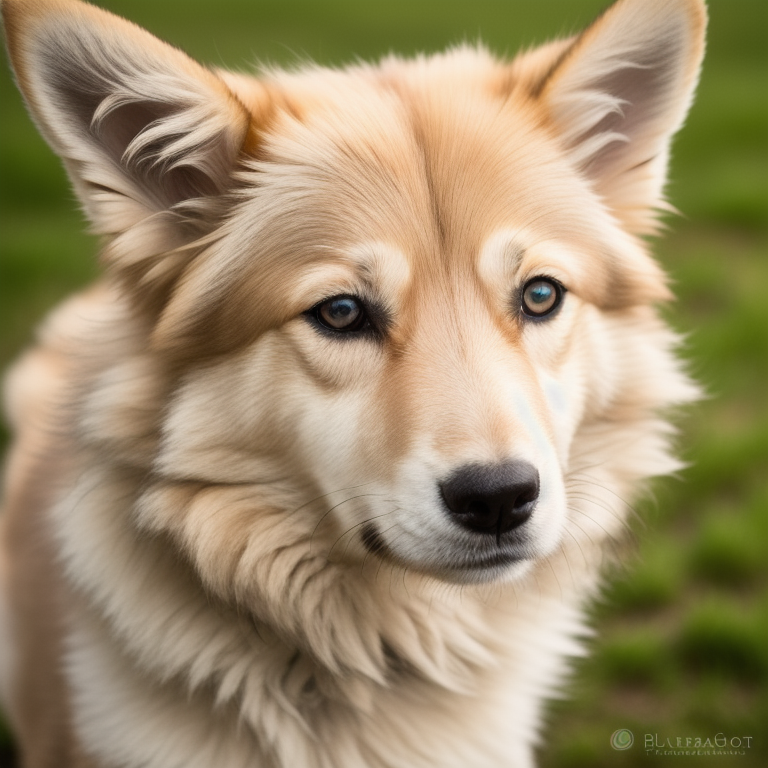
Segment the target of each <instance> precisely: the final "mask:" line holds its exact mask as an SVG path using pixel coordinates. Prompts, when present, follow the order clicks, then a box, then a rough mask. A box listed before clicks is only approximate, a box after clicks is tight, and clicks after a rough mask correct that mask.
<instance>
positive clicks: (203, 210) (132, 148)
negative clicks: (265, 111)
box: [2, 0, 253, 280]
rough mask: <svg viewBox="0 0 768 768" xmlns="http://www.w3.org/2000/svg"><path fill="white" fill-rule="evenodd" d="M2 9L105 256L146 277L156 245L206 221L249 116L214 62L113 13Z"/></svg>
mask: <svg viewBox="0 0 768 768" xmlns="http://www.w3.org/2000/svg"><path fill="white" fill-rule="evenodd" d="M2 10H3V17H4V22H5V30H6V35H7V38H8V48H9V52H10V57H11V60H12V63H13V66H14V69H15V72H16V76H17V80H18V83H19V87H20V88H21V90H22V92H23V94H24V97H25V99H26V101H27V104H28V106H29V109H30V112H31V113H32V116H33V117H34V119H35V121H36V122H37V124H38V126H39V128H40V130H41V132H42V133H43V135H44V136H45V137H46V139H47V140H48V142H49V143H50V144H51V146H52V147H53V149H54V150H55V151H56V152H57V153H58V154H59V155H60V156H61V157H62V159H63V160H64V163H65V165H66V167H67V170H68V172H69V175H70V177H71V179H72V181H73V184H74V187H75V190H76V192H77V195H78V197H79V198H80V200H81V201H82V203H83V206H84V208H85V211H86V213H87V215H88V217H89V219H90V220H91V221H92V223H93V225H94V229H95V230H96V231H97V232H98V233H101V234H106V235H112V236H117V237H116V238H115V239H114V240H113V241H112V244H111V245H109V246H108V247H107V251H106V258H107V260H108V262H112V263H113V265H115V266H117V268H118V271H120V270H121V269H122V268H125V267H128V268H130V269H133V271H134V272H138V275H135V277H138V278H139V280H141V279H143V278H144V277H146V275H145V273H146V272H147V271H152V269H153V267H158V266H159V260H160V259H159V254H158V251H159V250H160V251H168V250H171V249H173V248H177V247H179V245H182V244H183V242H184V240H185V239H186V240H187V241H189V240H190V239H192V238H191V237H190V235H195V236H199V235H200V234H201V231H200V229H201V228H202V229H203V231H204V229H205V221H206V220H208V221H210V219H211V215H210V213H211V211H210V209H211V208H212V207H215V204H216V198H217V196H220V195H221V194H222V193H225V192H226V191H227V190H228V189H230V188H231V186H232V183H233V182H232V176H233V173H234V171H235V170H236V168H237V164H238V160H239V158H240V155H241V152H242V151H243V148H244V146H247V145H248V143H249V141H250V140H251V138H252V137H251V132H252V130H253V129H252V127H251V124H252V118H251V115H250V114H249V112H248V111H247V110H246V109H245V107H244V106H243V105H242V103H241V102H240V101H239V100H238V99H237V98H236V97H235V96H234V95H233V94H232V92H231V91H230V89H229V88H228V87H227V86H226V85H225V84H224V82H223V81H222V80H221V79H220V78H219V77H218V76H216V75H215V74H214V73H213V72H211V71H210V70H207V69H205V68H204V67H202V66H200V65H199V64H197V63H196V62H194V61H193V60H192V59H190V58H189V57H187V56H186V55H185V54H183V53H182V52H181V51H178V50H177V49H175V48H172V47H171V46H169V45H166V44H165V43H162V42H160V41H159V40H157V39H156V38H155V37H153V36H152V35H150V34H149V33H148V32H145V31H144V30H142V29H140V28H139V27H137V26H135V25H133V24H131V23H130V22H127V21H125V20H123V19H121V18H118V17H117V16H113V15H112V14H110V13H107V12H106V11H102V10H100V9H98V8H95V7H93V6H91V5H87V4H85V3H81V2H77V1H76V0H3V3H2ZM182 222H183V224H182ZM142 227H143V230H142ZM121 241H122V242H121ZM150 241H151V243H152V246H151V248H150V252H147V248H148V245H147V244H148V242H150ZM152 249H154V250H153V251H152ZM153 257H155V258H154V261H153ZM117 262H120V263H117ZM156 271H157V269H155V272H156ZM161 271H162V270H161Z"/></svg>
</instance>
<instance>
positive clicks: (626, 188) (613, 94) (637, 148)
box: [536, 0, 706, 234]
mask: <svg viewBox="0 0 768 768" xmlns="http://www.w3.org/2000/svg"><path fill="white" fill-rule="evenodd" d="M705 27H706V10H705V7H704V3H703V2H702V0H619V1H618V2H617V3H615V4H614V5H612V6H611V7H610V8H608V9H607V10H606V11H605V12H604V13H603V15H602V16H600V17H599V18H598V19H597V20H596V21H595V22H594V23H593V24H592V25H591V26H590V27H589V28H587V29H586V30H585V31H584V32H583V33H582V34H581V35H579V36H578V37H576V38H575V39H574V40H573V42H572V43H571V44H570V45H569V46H568V47H567V48H566V49H565V50H563V51H560V52H559V56H558V58H557V59H556V60H555V63H554V65H553V66H552V67H551V68H550V71H549V73H548V74H547V75H546V76H545V77H544V78H543V79H542V80H541V81H540V82H539V84H538V85H537V88H536V90H537V91H538V95H539V98H540V99H541V100H542V102H543V104H544V106H545V109H546V110H547V112H548V114H549V116H550V119H551V120H552V121H553V122H554V124H555V129H556V131H557V133H558V135H559V137H560V140H561V142H562V143H563V144H564V145H565V147H566V148H567V150H568V152H569V155H570V157H571V158H572V160H573V162H574V163H575V164H576V165H577V166H578V167H579V168H580V169H581V170H582V171H583V172H584V173H585V174H586V175H587V176H588V177H590V178H591V180H592V182H593V184H594V185H595V188H596V189H597V191H598V193H599V194H600V195H601V196H602V197H603V199H604V200H605V201H606V203H607V204H608V205H609V206H610V207H611V208H612V210H614V212H615V213H616V215H617V216H618V217H619V219H620V220H622V221H623V222H624V224H625V226H627V228H628V229H629V230H630V231H632V232H635V233H638V234H642V233H648V232H652V231H653V230H654V229H655V216H654V214H655V211H656V210H658V209H660V208H663V207H664V199H663V186H664V183H665V180H666V173H667V162H668V155H669V144H670V140H671V138H672V136H673V134H674V133H675V132H676V131H677V130H678V129H679V128H680V126H681V125H682V123H683V120H684V119H685V115H686V113H687V111H688V108H689V106H690V104H691V100H692V97H693V92H694V89H695V87H696V82H697V80H698V73H699V67H700V64H701V59H702V56H703V53H704V32H705Z"/></svg>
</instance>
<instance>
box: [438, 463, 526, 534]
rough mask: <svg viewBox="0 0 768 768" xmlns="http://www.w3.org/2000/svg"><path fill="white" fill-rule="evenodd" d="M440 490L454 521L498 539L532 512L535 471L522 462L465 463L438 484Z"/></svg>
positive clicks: (520, 523) (522, 521)
mask: <svg viewBox="0 0 768 768" xmlns="http://www.w3.org/2000/svg"><path fill="white" fill-rule="evenodd" d="M440 491H441V493H442V494H443V500H444V501H445V505H446V506H447V507H448V510H449V511H450V512H451V514H452V516H453V519H454V520H455V521H456V522H457V523H459V524H460V525H463V526H464V527H465V528H469V530H471V531H476V532H477V533H491V534H494V535H495V536H496V538H497V539H499V538H500V537H501V534H502V533H506V532H507V531H511V530H512V529H513V528H517V527H518V526H520V525H522V524H523V523H524V522H525V521H526V520H528V518H529V517H530V516H531V515H532V514H533V508H534V507H535V506H536V499H538V497H539V473H538V472H537V471H536V468H535V467H533V466H531V465H530V464H528V463H527V462H525V461H508V462H505V463H503V464H492V465H487V464H467V465H466V466H464V467H460V468H459V469H457V470H456V471H455V472H454V473H453V474H452V475H451V476H450V477H449V478H448V479H447V480H446V481H445V482H444V483H441V484H440Z"/></svg>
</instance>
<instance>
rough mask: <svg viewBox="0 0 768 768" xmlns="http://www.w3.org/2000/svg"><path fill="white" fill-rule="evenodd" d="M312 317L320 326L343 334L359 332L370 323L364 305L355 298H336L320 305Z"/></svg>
mask: <svg viewBox="0 0 768 768" xmlns="http://www.w3.org/2000/svg"><path fill="white" fill-rule="evenodd" d="M312 315H313V316H314V317H315V319H316V320H317V322H318V323H320V325H322V326H325V327H326V328H328V329H330V330H332V331H339V332H342V333H346V332H350V331H359V330H361V329H362V328H363V327H364V326H365V325H366V323H367V322H368V316H367V315H366V313H365V308H364V307H363V303H362V302H361V301H360V300H359V299H356V298H354V297H353V296H334V297H333V298H332V299H328V300H326V301H324V302H323V303H322V304H318V305H317V306H316V307H315V308H314V309H313V310H312Z"/></svg>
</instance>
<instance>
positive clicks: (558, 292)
mask: <svg viewBox="0 0 768 768" xmlns="http://www.w3.org/2000/svg"><path fill="white" fill-rule="evenodd" d="M541 282H544V283H549V284H550V285H551V286H552V287H553V288H554V289H555V303H554V304H553V305H552V306H551V307H550V308H549V309H548V310H546V311H545V312H538V313H537V312H531V311H529V310H528V308H527V307H526V304H525V292H526V291H527V290H528V288H529V287H530V286H531V285H533V283H541ZM567 292H568V289H567V288H566V287H565V286H564V285H563V284H562V283H561V282H560V281H559V280H556V279H555V278H554V277H550V276H549V275H535V276H534V277H532V278H530V280H526V281H525V283H524V284H523V286H522V288H521V289H520V294H519V297H518V307H519V308H520V313H521V314H522V315H523V316H524V317H525V318H526V319H527V320H532V321H534V322H537V321H538V322H540V321H544V320H549V319H550V318H552V317H554V316H555V315H556V314H557V313H558V312H559V311H560V307H561V306H562V304H563V298H564V297H565V294H566V293H567Z"/></svg>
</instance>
